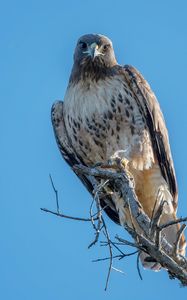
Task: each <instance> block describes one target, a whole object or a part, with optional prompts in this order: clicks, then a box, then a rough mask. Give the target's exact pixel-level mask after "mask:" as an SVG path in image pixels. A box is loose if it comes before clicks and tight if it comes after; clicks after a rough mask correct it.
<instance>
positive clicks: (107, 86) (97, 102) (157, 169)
mask: <svg viewBox="0 0 187 300" xmlns="http://www.w3.org/2000/svg"><path fill="white" fill-rule="evenodd" d="M52 122H53V127H54V132H55V136H56V139H57V142H58V145H59V148H60V150H61V152H62V155H63V157H64V158H65V160H66V161H67V163H68V164H69V165H70V166H71V167H73V165H74V164H77V163H82V164H84V165H87V166H93V165H94V164H96V163H97V162H103V163H106V162H107V161H108V160H109V159H112V158H113V157H116V156H118V157H120V158H121V159H124V161H125V162H126V168H127V169H128V171H129V172H130V173H131V174H132V176H133V178H134V181H135V191H136V194H137V196H138V199H139V201H140V203H141V204H142V206H143V208H144V210H145V212H146V213H147V215H148V216H149V217H151V216H152V214H153V208H154V206H155V203H156V208H157V207H158V205H159V203H160V202H161V200H166V201H167V204H166V205H165V211H164V214H163V217H162V219H161V222H162V223H163V222H166V221H170V220H174V219H176V209H177V183H176V176H175V171H174V166H173V160H172V156H171V151H170V145H169V139H168V132H167V129H166V125H165V121H164V118H163V115H162V112H161V110H160V106H159V104H158V102H157V99H156V97H155V95H154V93H153V92H152V91H151V89H150V87H149V85H148V83H147V82H146V81H145V79H144V78H143V77H142V75H141V74H140V73H139V72H138V71H137V70H136V69H134V68H133V67H131V66H124V67H123V66H120V65H118V64H117V62H116V58H115V55H114V50H113V47H112V42H111V41H110V40H109V39H108V38H107V37H104V36H102V35H92V34H91V35H85V36H83V37H81V38H80V39H79V40H78V43H77V46H76V49H75V54H74V65H73V68H72V72H71V76H70V81H69V85H68V88H67V91H66V94H65V98H64V103H62V102H57V103H56V104H54V105H53V108H52ZM78 176H79V178H80V179H81V180H82V182H83V183H84V184H85V186H86V187H87V189H88V190H89V192H90V193H92V191H93V185H92V182H91V180H90V178H89V177H87V176H84V175H81V176H80V175H78ZM106 193H107V191H106ZM106 204H107V207H106V208H105V211H106V213H107V214H108V216H109V217H110V218H111V219H112V220H113V221H115V222H116V223H120V224H121V225H123V223H124V221H125V220H126V221H127V222H128V223H129V225H131V221H130V217H129V214H128V211H126V210H125V209H124V206H123V201H122V199H120V198H119V195H118V193H117V192H115V191H113V193H110V194H108V195H107V194H106V196H105V197H103V198H102V200H101V205H102V206H103V207H104V206H106ZM178 229H179V225H173V226H170V227H169V228H168V229H166V231H165V234H166V239H167V240H168V242H169V243H171V244H173V243H174V242H175V240H176V233H177V231H178ZM138 230H139V229H138ZM185 247H186V244H185V239H184V236H183V237H182V239H181V243H180V250H179V251H180V253H181V254H184V253H185ZM144 258H145V255H144V254H142V255H141V259H142V262H143V265H144V266H145V267H148V268H152V269H154V270H158V269H159V268H160V265H159V264H157V263H151V262H146V261H144Z"/></svg>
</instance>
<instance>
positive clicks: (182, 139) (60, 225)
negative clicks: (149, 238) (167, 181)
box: [0, 0, 187, 300]
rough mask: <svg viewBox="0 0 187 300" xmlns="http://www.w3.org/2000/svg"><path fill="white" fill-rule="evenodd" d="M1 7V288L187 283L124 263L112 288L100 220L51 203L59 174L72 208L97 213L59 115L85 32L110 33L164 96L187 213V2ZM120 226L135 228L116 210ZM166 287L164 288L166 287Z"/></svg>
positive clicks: (22, 294) (85, 290)
mask: <svg viewBox="0 0 187 300" xmlns="http://www.w3.org/2000/svg"><path fill="white" fill-rule="evenodd" d="M3 2H4V3H1V10H0V15H1V16H0V40H1V47H0V70H1V71H0V85H1V88H0V99H1V100H0V101H1V118H0V122H1V127H0V128H1V147H0V153H1V154H0V157H1V172H0V184H1V189H0V194H1V197H0V198H1V200H0V214H1V216H0V245H1V247H0V298H1V299H3V300H13V299H14V300H15V299H16V300H17V299H18V300H34V299H35V300H36V299H45V300H52V299H55V300H60V299H63V300H73V299H90V300H93V299H107V300H113V299H143V300H147V299H152V300H154V299H158V298H160V299H163V298H166V296H167V297H168V298H169V299H176V297H178V298H180V297H184V298H185V296H186V294H187V289H184V288H180V287H179V284H178V282H176V281H171V280H169V279H168V277H167V274H166V273H165V272H163V271H162V272H160V273H153V272H150V271H143V270H142V274H143V278H144V280H143V281H140V280H139V277H138V275H137V271H136V264H135V263H136V261H135V257H134V258H131V259H128V260H124V261H121V262H120V264H119V263H117V264H116V267H120V268H121V269H122V270H124V272H125V275H121V274H119V273H116V272H112V274H111V280H110V285H109V289H108V291H107V292H104V285H105V279H106V272H107V267H108V266H107V263H105V262H103V263H97V264H94V263H92V262H91V260H92V259H94V258H97V257H102V256H104V255H105V251H104V249H102V248H101V247H95V248H93V249H91V250H87V245H88V244H89V242H90V241H91V239H92V237H93V236H92V229H91V225H89V224H86V223H77V222H73V221H68V220H62V219H59V218H57V217H54V216H51V215H48V214H45V213H42V212H41V211H40V207H47V208H51V209H54V208H55V202H54V194H53V191H52V189H51V185H50V182H49V178H48V174H49V173H51V174H52V175H53V178H54V181H55V184H56V187H57V188H58V190H59V193H60V199H61V207H62V209H63V212H64V213H67V214H71V215H78V216H87V212H88V207H89V204H90V200H91V199H90V196H89V194H88V193H87V192H86V190H85V189H84V187H83V186H82V185H81V183H80V182H79V181H78V179H77V178H76V177H75V175H74V174H73V173H72V171H71V170H70V169H69V167H68V166H67V165H66V164H65V163H64V161H63V160H62V158H61V156H60V154H59V152H58V149H57V146H56V143H55V140H54V136H53V131H52V127H51V123H50V108H51V105H52V103H53V102H54V100H56V99H63V95H64V93H65V89H66V86H67V82H68V77H69V73H70V70H71V66H72V55H73V49H74V46H75V43H76V40H77V38H78V37H79V36H80V35H82V34H85V33H92V32H94V33H102V34H105V35H108V36H109V37H110V38H111V39H112V40H113V44H114V47H115V52H116V56H117V58H118V61H119V63H121V64H132V65H134V66H136V67H137V68H138V69H139V70H140V71H141V72H142V73H143V74H144V76H145V77H146V79H147V80H148V81H149V83H150V84H151V86H152V88H153V90H154V91H155V92H156V95H157V97H158V99H159V101H160V103H161V106H162V109H163V111H164V114H165V118H166V121H167V126H168V129H169V133H170V141H171V146H172V152H173V157H174V161H175V167H176V172H177V177H178V184H179V191H180V194H179V210H178V215H179V216H180V215H184V216H185V215H187V204H186V203H187V202H186V199H187V184H186V182H187V179H186V178H187V175H186V169H187V159H186V147H187V139H186V131H187V120H186V112H187V104H186V103H187V99H186V85H187V82H186V69H187V18H186V14H187V3H186V1H185V0H184V1H182V0H178V1H172V0H166V1H162V0H157V1H143V0H142V1H138V0H136V1H135V0H134V1H127V0H125V1H122V0H121V1H118V0H116V1H110V0H103V1H100V0H94V1H72V0H68V1H63V0H61V1H57V0H53V1H48V0H45V1H44V0H43V1H36V0H33V1H20V0H17V1H9V0H7V1H3ZM107 223H108V226H109V229H110V231H111V232H112V233H113V234H115V233H118V234H121V235H123V236H124V237H126V238H128V237H127V234H126V233H123V232H122V230H120V228H119V227H118V226H116V225H115V224H113V223H112V222H110V221H109V220H107ZM163 294H164V295H165V296H162V295H163Z"/></svg>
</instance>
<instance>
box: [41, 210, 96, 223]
mask: <svg viewBox="0 0 187 300" xmlns="http://www.w3.org/2000/svg"><path fill="white" fill-rule="evenodd" d="M40 209H41V210H42V211H45V212H47V213H50V214H53V215H56V216H58V217H61V218H65V219H71V220H75V221H84V222H91V221H92V220H91V219H90V218H79V217H72V216H67V215H64V214H60V213H58V212H55V211H52V210H49V209H47V208H40ZM97 219H98V218H97V217H96V218H94V220H97Z"/></svg>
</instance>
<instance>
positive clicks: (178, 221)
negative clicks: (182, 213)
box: [159, 217, 187, 230]
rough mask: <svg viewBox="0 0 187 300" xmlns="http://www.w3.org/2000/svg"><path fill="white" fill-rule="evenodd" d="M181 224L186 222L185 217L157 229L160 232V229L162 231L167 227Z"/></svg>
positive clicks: (186, 218)
mask: <svg viewBox="0 0 187 300" xmlns="http://www.w3.org/2000/svg"><path fill="white" fill-rule="evenodd" d="M182 222H187V217H185V218H178V219H176V220H174V221H170V222H168V223H165V224H162V225H159V229H160V230H162V229H164V228H166V227H169V226H171V225H175V224H179V223H182Z"/></svg>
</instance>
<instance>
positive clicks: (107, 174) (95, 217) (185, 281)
mask: <svg viewBox="0 0 187 300" xmlns="http://www.w3.org/2000/svg"><path fill="white" fill-rule="evenodd" d="M74 170H75V171H76V173H81V174H84V175H87V176H88V177H89V178H91V179H92V183H93V185H94V191H93V195H94V199H93V202H92V203H91V206H90V218H80V217H72V216H68V215H65V214H61V213H60V212H59V201H58V191H57V189H56V188H55V186H54V183H53V180H52V178H51V176H50V180H51V184H52V187H53V190H54V193H55V199H56V209H57V211H56V212H55V211H52V210H48V209H46V208H41V210H42V211H44V212H48V213H51V214H54V215H56V216H58V217H62V218H67V219H72V220H76V221H88V222H91V224H92V226H93V229H94V231H95V238H94V240H93V242H92V243H91V244H90V245H89V248H90V247H91V246H93V245H95V244H96V243H97V242H98V240H99V237H100V233H101V232H103V233H104V236H105V238H106V240H105V241H102V242H101V246H107V247H108V249H109V256H108V257H104V258H99V259H96V260H94V262H99V261H106V260H109V268H108V273H107V279H106V285H105V290H106V289H107V287H108V283H109V278H110V274H111V271H112V270H116V271H118V272H120V273H123V272H122V271H121V270H119V269H116V268H115V267H114V266H113V261H114V259H123V258H125V257H127V256H131V255H134V254H136V253H138V255H137V270H138V274H139V277H140V279H142V275H141V272H140V267H139V254H140V251H144V252H146V253H147V254H149V256H150V258H152V259H153V260H155V261H157V262H158V263H160V265H161V266H162V267H163V268H165V270H167V272H168V274H169V278H172V279H173V278H177V279H178V280H179V281H180V282H181V284H182V285H183V286H187V259H186V258H185V257H183V256H181V255H178V248H179V243H180V240H181V236H182V233H183V231H184V229H185V227H186V225H184V224H183V225H182V226H181V228H180V230H179V231H178V234H177V239H176V242H175V244H174V246H172V245H170V244H169V243H168V241H167V240H166V239H165V237H164V234H163V232H162V231H163V229H165V228H166V227H168V226H171V225H174V224H178V223H182V222H186V221H187V217H186V218H179V219H177V220H175V221H171V222H168V223H166V224H162V225H160V224H159V223H160V219H161V217H162V213H163V208H164V204H165V201H163V202H162V203H161V204H160V205H159V207H158V208H157V209H156V205H157V203H155V208H154V210H153V213H152V217H151V220H150V219H149V217H148V216H147V215H146V214H145V212H144V211H143V208H142V206H141V204H140V203H139V201H138V198H137V196H136V194H135V190H134V182H133V180H132V178H131V176H130V174H128V173H126V172H125V171H124V169H123V168H120V165H119V169H118V170H114V169H112V168H110V166H109V168H103V167H102V168H100V164H98V165H97V166H94V168H88V167H85V166H82V165H76V166H74ZM98 179H102V181H101V180H98ZM103 181H104V183H103ZM111 181H112V182H113V184H114V186H115V188H116V189H117V190H118V191H119V192H120V194H121V195H122V198H123V200H124V206H125V207H128V209H129V211H130V216H131V219H132V220H136V222H137V224H138V226H139V227H140V229H141V234H140V233H139V232H137V230H136V229H135V226H133V222H132V227H129V225H128V224H126V223H124V224H123V227H124V228H125V229H126V230H127V232H128V233H129V234H130V235H131V237H132V238H133V239H134V241H135V242H129V241H127V240H124V239H123V238H121V237H119V236H116V237H115V241H112V240H111V239H110V236H109V232H108V229H107V225H106V223H105V220H104V217H103V215H102V211H103V208H101V206H100V197H101V195H102V191H103V190H104V192H105V193H106V189H105V187H106V185H107V184H108V182H110V183H111ZM98 182H101V183H100V184H99V183H98ZM94 205H95V209H96V212H94V211H93V208H94ZM124 246H131V247H134V248H136V251H134V252H132V253H128V254H126V253H124V251H122V247H124ZM116 252H117V254H116Z"/></svg>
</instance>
